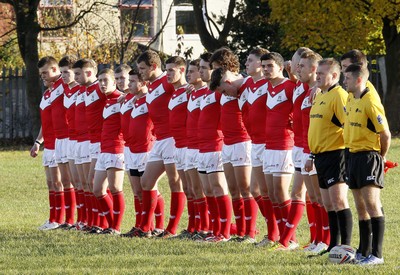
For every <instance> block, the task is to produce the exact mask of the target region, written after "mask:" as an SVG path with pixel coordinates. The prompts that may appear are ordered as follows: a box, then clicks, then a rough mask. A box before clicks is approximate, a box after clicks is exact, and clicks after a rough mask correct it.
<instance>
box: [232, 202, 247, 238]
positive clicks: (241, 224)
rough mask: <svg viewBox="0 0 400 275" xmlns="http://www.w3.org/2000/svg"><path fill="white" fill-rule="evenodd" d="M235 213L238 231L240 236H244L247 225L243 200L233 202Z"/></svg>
mask: <svg viewBox="0 0 400 275" xmlns="http://www.w3.org/2000/svg"><path fill="white" fill-rule="evenodd" d="M232 207H233V213H234V214H235V221H236V230H237V233H236V234H237V235H238V236H244V233H245V231H246V223H245V220H244V202H243V198H239V199H235V200H232Z"/></svg>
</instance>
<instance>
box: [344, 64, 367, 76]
mask: <svg viewBox="0 0 400 275" xmlns="http://www.w3.org/2000/svg"><path fill="white" fill-rule="evenodd" d="M344 72H345V73H351V74H352V75H353V76H354V77H362V78H364V79H368V76H369V71H368V69H367V67H365V66H364V64H363V63H352V64H350V65H349V66H348V67H347V68H346V70H345V71H344Z"/></svg>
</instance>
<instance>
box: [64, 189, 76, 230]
mask: <svg viewBox="0 0 400 275" xmlns="http://www.w3.org/2000/svg"><path fill="white" fill-rule="evenodd" d="M64 200H65V222H66V223H69V224H74V218H75V207H76V198H75V190H74V188H68V189H64Z"/></svg>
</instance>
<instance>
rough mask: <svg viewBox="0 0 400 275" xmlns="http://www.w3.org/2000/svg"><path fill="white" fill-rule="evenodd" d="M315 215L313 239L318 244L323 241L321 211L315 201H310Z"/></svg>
mask: <svg viewBox="0 0 400 275" xmlns="http://www.w3.org/2000/svg"><path fill="white" fill-rule="evenodd" d="M312 207H313V210H314V217H315V239H314V240H313V241H314V243H316V244H318V243H319V242H322V241H323V236H324V231H323V229H322V213H321V210H320V207H319V204H318V203H317V202H314V203H312Z"/></svg>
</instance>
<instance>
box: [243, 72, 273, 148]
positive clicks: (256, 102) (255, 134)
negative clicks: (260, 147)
mask: <svg viewBox="0 0 400 275" xmlns="http://www.w3.org/2000/svg"><path fill="white" fill-rule="evenodd" d="M267 88H268V81H267V80H266V79H264V78H263V79H259V80H258V81H256V82H254V81H252V82H251V83H250V85H248V86H247V90H248V95H247V102H246V105H247V109H248V120H247V121H248V123H247V125H246V128H247V132H248V133H249V135H250V137H251V141H252V143H254V144H263V143H265V139H266V137H265V118H266V111H267V108H266V107H265V104H266V102H267Z"/></svg>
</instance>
